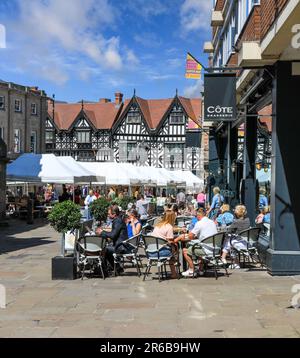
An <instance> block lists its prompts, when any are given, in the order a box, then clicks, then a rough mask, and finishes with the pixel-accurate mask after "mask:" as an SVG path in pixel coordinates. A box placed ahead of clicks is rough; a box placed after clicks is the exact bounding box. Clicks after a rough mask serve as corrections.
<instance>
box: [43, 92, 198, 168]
mask: <svg viewBox="0 0 300 358" xmlns="http://www.w3.org/2000/svg"><path fill="white" fill-rule="evenodd" d="M201 107H202V105H201V99H200V98H198V99H187V98H184V97H180V96H178V95H177V94H176V96H175V97H174V98H170V99H153V100H146V99H142V98H140V97H137V96H136V95H134V96H133V97H132V98H131V99H129V100H125V101H124V102H123V101H122V94H120V93H117V94H116V101H115V102H114V103H113V102H108V101H107V100H100V101H99V102H98V103H82V104H78V103H77V104H66V103H63V104H62V103H57V104H55V105H54V108H53V103H52V102H51V103H49V113H48V114H49V115H48V119H47V122H46V149H47V152H50V153H54V154H56V155H60V156H61V155H71V156H72V157H74V158H75V159H77V160H81V161H87V160H88V161H116V162H130V163H133V164H136V165H146V166H155V167H165V168H169V169H189V170H193V171H194V172H196V173H197V172H199V170H200V158H201V155H200V153H201V149H200V143H201V134H200V126H201Z"/></svg>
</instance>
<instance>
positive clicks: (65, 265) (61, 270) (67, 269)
mask: <svg viewBox="0 0 300 358" xmlns="http://www.w3.org/2000/svg"><path fill="white" fill-rule="evenodd" d="M76 278H77V266H76V260H75V257H74V256H66V257H62V256H56V257H53V258H52V280H75V279H76Z"/></svg>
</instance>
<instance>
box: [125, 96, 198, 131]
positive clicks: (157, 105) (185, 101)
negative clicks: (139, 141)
mask: <svg viewBox="0 0 300 358" xmlns="http://www.w3.org/2000/svg"><path fill="white" fill-rule="evenodd" d="M178 98H179V101H180V103H181V104H182V106H183V108H184V110H185V111H186V113H187V115H188V116H189V118H191V119H192V120H193V121H194V122H195V123H196V124H197V125H199V124H200V117H201V99H200V98H193V99H189V98H184V97H178ZM173 100H174V98H167V99H143V98H141V97H136V101H137V103H138V105H139V106H140V108H141V111H142V113H143V115H144V118H145V120H146V122H147V124H148V126H149V128H151V129H156V128H157V127H158V126H159V124H160V122H161V120H162V118H163V116H164V115H165V113H166V112H167V110H168V109H169V107H170V105H171V103H172V102H173ZM130 101H131V100H129V99H127V100H125V102H124V107H123V110H122V113H121V115H122V114H123V113H124V112H125V110H126V109H127V107H128V105H129V103H130Z"/></svg>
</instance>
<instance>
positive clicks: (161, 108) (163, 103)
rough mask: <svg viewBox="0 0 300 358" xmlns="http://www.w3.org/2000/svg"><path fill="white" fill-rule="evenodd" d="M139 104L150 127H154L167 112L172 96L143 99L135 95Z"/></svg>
mask: <svg viewBox="0 0 300 358" xmlns="http://www.w3.org/2000/svg"><path fill="white" fill-rule="evenodd" d="M136 99H137V102H138V104H139V106H140V107H141V110H142V112H143V114H144V117H145V119H146V121H147V123H148V125H149V127H150V128H152V129H155V128H157V127H158V125H159V123H160V122H161V120H162V118H163V116H164V114H165V113H166V112H167V110H168V108H169V107H170V105H171V103H172V102H173V98H168V99H147V100H146V99H143V98H140V97H136Z"/></svg>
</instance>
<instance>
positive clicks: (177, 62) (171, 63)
mask: <svg viewBox="0 0 300 358" xmlns="http://www.w3.org/2000/svg"><path fill="white" fill-rule="evenodd" d="M166 62H167V66H168V67H172V68H179V67H184V66H185V61H184V60H183V59H182V58H170V59H168V60H167V61H166Z"/></svg>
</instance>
